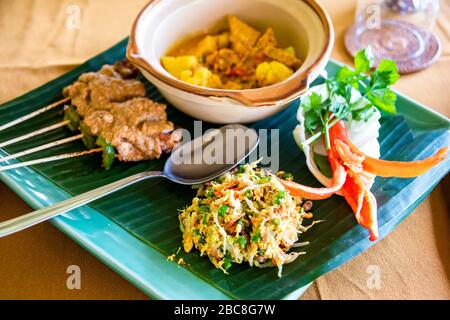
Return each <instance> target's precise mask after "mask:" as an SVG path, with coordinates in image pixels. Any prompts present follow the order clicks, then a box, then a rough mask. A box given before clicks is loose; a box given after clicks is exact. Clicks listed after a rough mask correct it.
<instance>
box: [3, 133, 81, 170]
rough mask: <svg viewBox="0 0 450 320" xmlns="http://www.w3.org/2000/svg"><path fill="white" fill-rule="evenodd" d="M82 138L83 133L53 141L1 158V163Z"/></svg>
mask: <svg viewBox="0 0 450 320" xmlns="http://www.w3.org/2000/svg"><path fill="white" fill-rule="evenodd" d="M82 138H83V134H82V133H81V134H78V135H76V136H73V137H68V138H64V139H60V140H57V141H52V142H49V143H46V144H43V145H40V146H37V147H34V148H31V149H28V150H24V151H21V152H18V153H15V154H11V155H9V156H6V157H3V158H0V162H5V161H8V160H11V159H17V158H20V157H23V156H26V155H29V154H32V153H35V152H39V151H42V150H46V149H50V148H53V147H56V146H59V145H62V144H65V143H69V142H72V141H75V140H79V139H82ZM2 168H3V167H2Z"/></svg>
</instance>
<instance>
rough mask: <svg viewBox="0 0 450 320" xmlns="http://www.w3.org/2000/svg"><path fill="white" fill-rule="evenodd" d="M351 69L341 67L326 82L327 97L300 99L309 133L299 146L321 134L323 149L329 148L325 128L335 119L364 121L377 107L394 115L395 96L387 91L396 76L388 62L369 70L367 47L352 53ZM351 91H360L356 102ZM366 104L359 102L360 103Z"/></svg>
mask: <svg viewBox="0 0 450 320" xmlns="http://www.w3.org/2000/svg"><path fill="white" fill-rule="evenodd" d="M354 64H355V69H350V68H349V67H346V66H345V67H343V68H341V69H340V70H339V71H338V73H337V74H336V76H335V77H333V78H329V79H327V80H326V86H327V90H328V98H326V99H325V98H324V97H322V96H321V95H320V94H318V93H315V92H314V93H312V94H311V95H310V96H309V97H307V98H305V99H303V101H302V104H301V106H302V108H303V109H304V113H305V123H304V125H305V129H306V130H307V131H308V132H309V133H310V134H311V137H310V138H308V140H307V141H305V142H304V143H303V144H302V146H301V147H302V148H304V147H305V146H306V145H308V144H310V143H312V142H313V141H315V140H316V139H318V138H320V137H321V136H322V135H323V134H324V135H325V146H326V148H327V150H329V149H330V138H329V128H331V127H332V126H333V125H335V124H336V123H337V122H338V121H339V120H342V119H345V118H347V117H348V116H349V115H351V116H352V117H353V118H354V119H356V120H363V121H367V120H368V119H369V118H370V116H371V115H372V114H373V112H374V111H375V110H374V108H378V109H379V110H380V111H382V112H385V113H395V112H396V110H395V101H396V99H397V96H396V94H395V93H394V92H393V91H392V90H391V89H390V88H389V86H390V85H392V84H394V83H395V82H396V81H397V80H398V78H399V74H398V72H397V66H396V64H395V62H394V61H392V60H381V61H380V63H379V65H378V67H377V69H376V70H375V71H373V72H370V71H371V68H372V65H373V56H372V51H371V49H370V47H368V48H366V49H363V50H361V51H359V52H357V53H356V55H355V58H354ZM354 89H356V90H358V91H360V92H361V97H360V98H358V99H357V100H356V101H355V99H353V97H352V94H353V92H354ZM365 99H366V100H367V101H368V103H363V102H364V100H365Z"/></svg>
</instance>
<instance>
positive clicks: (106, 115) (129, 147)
mask: <svg viewBox="0 0 450 320" xmlns="http://www.w3.org/2000/svg"><path fill="white" fill-rule="evenodd" d="M137 75H138V73H137V71H136V69H134V67H132V66H131V65H129V64H128V63H124V62H120V63H116V64H115V65H105V66H103V67H102V68H101V70H100V71H98V72H89V73H84V74H82V75H81V76H80V77H79V78H78V80H77V81H76V82H74V83H73V84H72V85H70V86H68V87H66V88H65V89H64V95H65V96H67V97H70V99H71V102H72V105H73V106H74V107H75V108H76V111H77V112H78V114H79V115H80V116H81V118H82V119H83V123H84V124H85V125H86V126H87V127H88V128H89V130H90V133H92V134H93V135H95V136H100V137H102V138H103V139H105V140H106V141H107V142H108V143H110V144H111V145H113V146H114V147H115V149H116V151H117V154H118V158H119V160H121V161H141V160H147V159H154V158H159V157H160V156H161V154H162V153H163V152H170V151H171V150H172V148H173V147H174V146H175V144H177V143H178V142H180V141H181V133H179V132H178V131H174V124H173V123H172V122H170V121H168V120H167V114H166V106H165V105H164V104H160V103H157V102H154V101H152V100H150V99H148V98H146V89H145V86H144V84H143V83H142V82H141V81H139V80H137V78H136V77H137Z"/></svg>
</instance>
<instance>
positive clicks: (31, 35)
mask: <svg viewBox="0 0 450 320" xmlns="http://www.w3.org/2000/svg"><path fill="white" fill-rule="evenodd" d="M321 2H322V3H323V4H324V5H325V7H326V8H327V9H328V12H329V13H330V14H331V16H332V18H333V22H334V25H335V31H336V46H335V49H334V52H333V58H335V59H338V60H340V61H343V62H345V63H351V59H350V57H349V56H348V55H347V53H346V52H345V49H344V45H343V33H344V31H345V29H346V27H347V26H348V25H349V24H350V23H351V22H352V21H353V18H354V9H355V3H356V1H349V0H339V1H336V0H328V1H325V0H323V1H321ZM145 3H146V0H133V1H131V0H130V1H121V0H97V1H90V2H86V1H81V0H72V1H65V0H64V1H61V0H22V1H1V2H0V26H1V29H2V37H0V45H1V48H2V50H1V52H0V83H2V85H1V86H0V103H2V102H5V101H7V100H9V99H12V98H14V97H16V96H18V95H20V94H23V93H25V92H27V91H29V90H31V89H32V88H34V87H36V86H38V85H41V84H43V83H45V82H47V81H49V80H51V79H53V78H55V77H57V76H59V75H61V74H63V73H64V72H66V71H68V70H70V69H71V68H73V67H74V66H76V65H78V64H80V63H82V62H83V61H85V60H87V59H88V58H90V57H91V56H93V55H94V54H97V53H99V52H101V51H103V50H105V49H107V48H108V47H110V46H111V45H113V44H114V43H116V42H117V41H119V40H121V39H123V38H124V37H125V36H126V35H127V34H128V33H129V30H130V26H131V23H132V21H133V19H134V17H135V15H136V14H137V12H138V11H139V9H140V7H142V6H143V5H144V4H145ZM441 6H442V8H441V15H440V17H439V20H438V23H437V26H436V32H437V34H438V35H439V37H440V39H441V42H442V47H443V51H442V56H441V58H440V59H439V61H437V62H436V63H435V64H434V65H433V66H432V67H430V68H429V69H427V70H425V71H422V72H420V73H417V74H413V75H408V76H404V77H402V78H401V79H400V81H399V82H398V84H397V85H396V88H397V89H398V90H400V91H401V92H403V93H405V94H406V95H408V96H410V97H412V98H414V99H416V100H418V101H420V102H422V103H424V104H426V105H428V106H430V107H432V108H433V109H435V110H436V111H439V112H441V113H443V114H445V115H447V116H449V114H450V105H449V104H450V90H449V88H450V80H449V79H450V77H449V74H450V18H449V15H450V3H448V2H446V1H441ZM99 13H100V14H99ZM78 17H79V18H80V19H79V20H77V18H78ZM78 21H79V22H80V23H79V24H78ZM449 189H450V187H449V179H448V177H447V180H446V181H444V182H443V183H441V184H440V185H439V186H438V187H437V188H436V189H435V190H434V191H433V192H432V194H431V196H429V197H428V198H427V199H426V200H425V201H424V202H423V203H422V204H421V205H420V206H419V207H418V208H417V209H416V210H415V212H414V213H412V214H411V216H410V217H408V218H407V219H406V220H405V221H404V222H403V223H402V224H401V225H400V226H399V227H398V228H397V229H396V230H395V231H394V232H392V234H390V235H389V236H388V237H386V238H385V239H384V240H382V241H380V242H379V243H378V244H377V245H376V246H374V247H372V248H371V249H370V250H368V251H367V252H365V253H364V254H361V255H360V256H358V257H357V258H355V259H353V260H352V261H351V262H349V263H347V264H345V265H344V266H341V267H340V268H338V269H337V270H335V271H333V272H331V273H329V274H327V275H325V276H323V277H321V278H320V279H318V280H317V281H316V282H315V283H314V284H313V285H312V286H311V287H310V289H309V290H308V291H307V292H306V293H305V295H304V296H303V297H302V298H303V299H367V298H368V299H376V298H381V299H411V298H425V299H437V298H441V299H449V298H450V290H449V289H450V282H449V279H450V232H449V231H450V217H449V208H450V205H449V197H448V195H449V194H450V192H449ZM444 195H447V197H444ZM30 210H31V208H30V207H28V206H27V205H26V204H25V203H24V202H23V201H22V200H21V199H20V198H19V197H17V196H16V195H15V194H14V193H13V192H12V191H11V190H9V189H8V188H7V187H6V186H5V185H3V184H1V183H0V219H1V220H4V219H9V218H12V217H15V216H18V215H21V214H24V213H27V212H29V211H30ZM70 265H77V266H79V267H80V269H81V289H80V290H69V289H68V288H67V286H66V281H67V277H68V276H69V275H68V274H67V268H68V266H70ZM371 266H376V267H377V268H378V267H379V268H380V271H381V287H380V289H369V288H368V286H367V280H368V277H369V276H370V274H369V273H370V270H371V269H370V268H371ZM0 298H4V299H71V298H75V299H146V298H147V297H146V296H145V295H144V294H143V293H142V292H140V291H139V290H138V289H136V288H135V287H133V286H132V285H131V284H129V283H128V282H126V281H125V280H123V279H122V278H121V277H120V276H118V275H117V274H116V273H114V272H112V271H111V270H110V269H108V267H106V266H105V265H103V264H102V263H101V262H99V261H98V260H97V259H96V258H95V257H93V256H92V255H90V254H89V253H88V252H87V251H85V250H84V249H83V248H81V247H80V246H78V245H77V244H76V243H74V242H73V241H72V240H70V239H69V238H68V237H66V236H65V235H64V234H62V233H60V232H59V231H58V230H56V229H55V228H54V227H53V226H52V225H51V224H49V223H43V224H40V225H38V226H36V227H33V228H31V229H28V230H26V231H23V232H20V233H18V234H15V235H12V236H10V237H7V238H5V239H1V240H0Z"/></svg>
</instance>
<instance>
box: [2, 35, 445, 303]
mask: <svg viewBox="0 0 450 320" xmlns="http://www.w3.org/2000/svg"><path fill="white" fill-rule="evenodd" d="M126 45H127V40H126V39H125V40H123V41H121V42H120V43H118V44H117V45H115V46H114V47H113V48H111V49H109V50H107V51H105V52H104V53H102V54H100V55H99V56H97V57H94V58H93V59H91V60H89V61H87V62H86V63H85V64H83V65H81V66H80V67H78V68H76V69H74V70H72V71H70V72H69V73H67V74H65V75H63V76H61V77H60V78H58V79H56V80H53V81H51V82H49V83H47V84H45V85H44V86H42V87H40V88H37V89H35V90H33V91H31V92H29V93H27V94H25V95H23V96H21V97H19V98H17V99H14V100H12V101H10V102H8V103H5V104H3V105H1V106H0V125H1V124H3V123H7V122H9V121H11V120H12V119H16V118H17V117H19V116H21V115H24V114H27V113H29V112H31V111H33V110H36V109H38V108H39V107H42V106H45V105H47V104H50V103H51V102H53V101H56V100H58V99H60V98H61V90H62V88H63V87H64V86H66V85H68V84H70V83H72V82H73V81H74V80H76V78H77V77H78V76H79V75H80V74H81V73H83V72H87V71H95V70H98V69H99V68H100V67H101V66H102V65H103V64H106V63H113V62H114V61H116V60H120V59H123V58H124V55H125V49H126ZM339 67H340V65H339V64H338V63H337V62H334V61H330V63H329V64H328V66H327V71H328V73H329V74H334V73H335V72H336V71H337V69H338V68H339ZM319 82H320V80H318V81H317V82H316V83H319ZM147 85H148V96H149V97H150V98H152V99H154V100H157V101H161V102H165V101H164V99H163V98H162V97H161V95H160V94H159V92H158V91H157V90H156V89H155V88H154V87H153V86H152V85H151V84H149V83H147ZM298 104H299V101H296V102H294V103H293V104H292V105H291V106H290V107H288V108H287V109H286V110H284V111H283V112H281V113H279V114H278V115H276V116H273V117H271V118H269V119H266V120H264V121H260V122H258V123H255V124H253V125H252V127H254V128H255V129H259V128H279V129H280V146H279V147H280V154H281V157H282V158H281V159H280V168H281V169H283V170H286V171H289V172H292V173H294V176H295V178H296V180H298V181H301V182H302V183H310V184H315V185H318V183H317V181H316V180H315V179H314V178H313V177H312V176H311V174H310V173H309V172H308V170H307V169H306V167H305V161H304V156H303V155H302V153H301V151H300V150H299V149H298V148H297V147H296V145H295V142H294V140H293V138H292V134H291V132H292V130H293V128H294V127H295V125H296V119H295V114H296V111H297V108H298ZM397 109H398V115H397V116H395V117H391V118H388V119H385V120H383V122H382V128H381V129H380V144H381V154H382V155H383V158H386V159H398V160H402V159H403V160H406V159H408V160H413V159H420V158H424V157H426V156H428V155H430V154H432V153H434V152H435V151H436V150H438V149H439V148H441V147H443V146H447V145H449V144H450V143H449V140H450V131H449V129H450V122H449V120H448V119H447V118H446V117H444V116H442V115H440V114H438V113H436V112H433V111H432V110H430V109H428V108H426V107H424V106H423V105H421V104H419V103H417V102H415V101H412V100H411V99H408V98H406V97H404V96H402V95H401V94H399V98H398V103H397ZM168 113H169V118H170V119H171V120H173V121H174V122H175V123H177V124H181V125H182V126H183V127H185V128H192V122H193V119H191V118H189V117H187V116H186V115H184V114H182V113H180V112H178V111H176V110H175V109H174V108H172V107H169V108H168ZM60 119H61V111H60V110H53V111H51V112H48V113H46V114H44V115H42V116H39V117H37V118H35V119H33V120H30V121H27V122H25V123H23V124H21V125H17V126H15V127H13V128H11V129H8V130H6V131H4V132H0V141H4V140H7V139H8V138H11V137H15V136H18V135H20V134H23V133H24V132H29V131H32V130H33V129H35V128H38V127H44V126H46V125H48V124H50V123H55V122H57V121H58V120H60ZM69 135H70V132H68V130H66V129H61V130H57V131H55V132H51V133H48V134H44V135H42V136H40V137H38V138H33V139H31V140H29V141H27V142H23V143H20V144H17V145H14V146H11V147H7V148H4V149H3V150H0V156H4V155H7V154H11V153H14V152H16V151H18V150H23V149H27V148H30V147H33V146H36V145H39V144H42V143H45V142H47V141H53V140H56V139H58V138H62V137H66V136H69ZM80 149H82V145H81V144H80V143H78V142H74V143H71V144H68V145H64V146H59V147H57V148H54V149H52V150H50V151H46V152H42V153H41V154H40V156H48V155H50V154H59V153H63V152H68V151H74V150H80ZM31 158H33V157H32V156H29V157H24V158H23V159H21V160H28V159H31ZM163 161H164V160H163V159H161V160H156V161H148V162H143V163H138V164H124V163H116V164H115V165H114V166H113V168H111V170H109V171H104V170H102V169H101V168H100V167H99V157H98V156H86V157H83V158H82V159H81V158H79V159H67V160H62V161H59V162H57V163H53V164H41V165H36V166H32V167H27V168H20V169H15V170H11V171H8V172H4V173H0V179H1V180H2V181H3V182H4V183H6V184H7V185H8V186H9V187H10V188H11V189H12V190H14V191H15V192H16V193H17V194H18V195H19V196H20V197H21V198H22V199H24V200H25V201H26V202H27V203H28V204H29V205H30V206H31V207H32V208H34V209H39V208H42V207H46V206H49V205H52V204H54V203H56V202H59V201H62V200H64V199H67V198H68V197H70V196H72V195H75V194H79V193H81V192H84V191H87V190H90V189H93V188H95V187H98V186H101V185H103V184H105V183H108V182H111V181H114V180H117V179H120V178H122V177H125V176H128V175H131V174H133V173H136V172H141V171H144V170H153V169H161V167H162V165H163ZM9 163H15V161H10V162H9ZM449 170H450V160H449V158H448V157H447V159H445V161H443V162H442V163H441V164H440V165H439V166H437V167H435V168H433V169H432V170H430V171H429V172H427V173H426V174H424V175H422V176H420V177H418V178H415V179H380V178H377V180H376V183H375V185H374V187H373V191H374V193H375V195H376V197H377V200H378V205H379V210H378V220H379V221H378V222H379V226H380V238H383V237H385V236H386V235H387V234H389V232H391V231H392V230H393V229H394V228H395V227H396V226H397V225H398V224H399V223H400V222H401V221H402V220H403V219H404V218H405V217H407V216H408V215H409V214H410V213H411V212H412V211H413V210H414V209H415V208H416V207H417V206H418V205H419V203H420V202H421V201H423V199H424V198H425V197H426V196H427V195H428V194H429V193H430V192H431V190H432V189H433V188H434V187H435V186H436V184H437V183H439V181H440V180H441V179H442V178H443V177H444V176H445V175H446V174H447V173H448V171H449ZM192 196H193V191H192V190H191V189H190V188H189V187H185V186H178V185H174V184H173V183H171V182H168V181H164V180H154V181H147V182H142V183H139V184H137V185H135V186H132V187H130V188H127V189H126V190H123V191H120V192H118V193H116V194H115V195H114V196H110V197H107V198H104V199H101V200H98V201H96V202H95V203H93V204H92V205H91V206H84V207H82V208H80V209H77V210H72V211H71V212H69V213H66V214H64V215H62V216H59V217H56V218H54V219H52V220H51V222H52V223H53V224H54V225H55V226H56V227H57V228H58V229H60V230H61V231H62V232H64V233H66V234H67V235H68V236H69V237H71V238H72V239H73V240H75V241H76V242H78V243H79V244H80V245H82V246H83V247H84V248H86V249H87V250H88V251H89V252H91V253H92V254H93V255H95V256H96V257H97V258H98V259H99V260H101V261H102V262H104V263H105V264H106V265H108V266H109V267H110V268H111V269H113V270H115V271H116V272H117V273H119V274H120V275H122V276H123V277H124V278H125V279H127V280H128V281H130V282H131V283H133V284H134V285H135V286H136V287H138V288H139V289H141V290H142V291H143V292H145V293H146V294H148V295H149V296H151V297H153V298H157V299H292V298H298V297H299V296H300V295H301V293H302V292H303V291H304V290H305V289H306V288H307V286H308V285H309V284H310V283H311V282H312V281H313V280H314V279H316V278H318V277H319V276H321V275H323V274H324V273H326V272H329V271H331V270H333V269H334V268H336V267H338V266H339V265H341V264H343V263H345V262H346V261H348V260H350V259H352V258H353V257H355V256H356V255H358V254H360V253H361V252H363V251H364V250H366V249H367V248H369V247H370V246H372V245H373V243H372V242H370V241H369V240H368V234H367V231H366V230H365V229H363V228H362V227H360V226H358V225H357V223H356V221H355V218H354V216H353V214H352V213H351V211H350V210H349V208H348V207H347V205H346V204H345V202H344V201H343V200H342V199H340V198H339V197H337V196H336V197H332V198H331V199H328V200H325V201H318V202H315V204H314V214H315V219H325V220H326V222H324V223H322V224H319V225H317V226H315V227H314V228H312V229H310V230H309V231H308V232H307V233H305V234H303V235H302V236H301V237H302V238H301V241H310V242H311V244H310V245H309V246H308V247H307V248H306V251H307V254H306V255H305V256H301V257H300V258H299V259H297V260H296V261H295V262H294V263H292V264H290V265H287V266H285V268H284V271H283V277H282V278H278V277H277V275H276V270H274V269H255V268H249V267H247V266H243V265H242V266H233V268H232V269H231V272H230V274H229V275H224V274H223V273H222V272H221V271H220V270H217V269H214V268H213V267H212V265H211V264H210V262H209V261H208V259H207V258H205V257H199V255H198V252H196V251H194V252H192V253H190V254H184V253H181V254H180V257H183V258H184V259H185V261H186V262H187V263H188V267H182V266H180V265H178V264H176V263H174V262H169V261H167V259H166V257H167V256H168V255H170V254H172V253H174V252H175V251H176V250H177V249H178V247H179V246H180V244H181V233H180V231H179V230H178V221H177V211H176V210H177V209H180V208H182V207H183V206H185V205H187V204H188V203H189V202H190V199H191V198H192ZM0 218H1V217H0ZM0 241H1V239H0Z"/></svg>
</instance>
